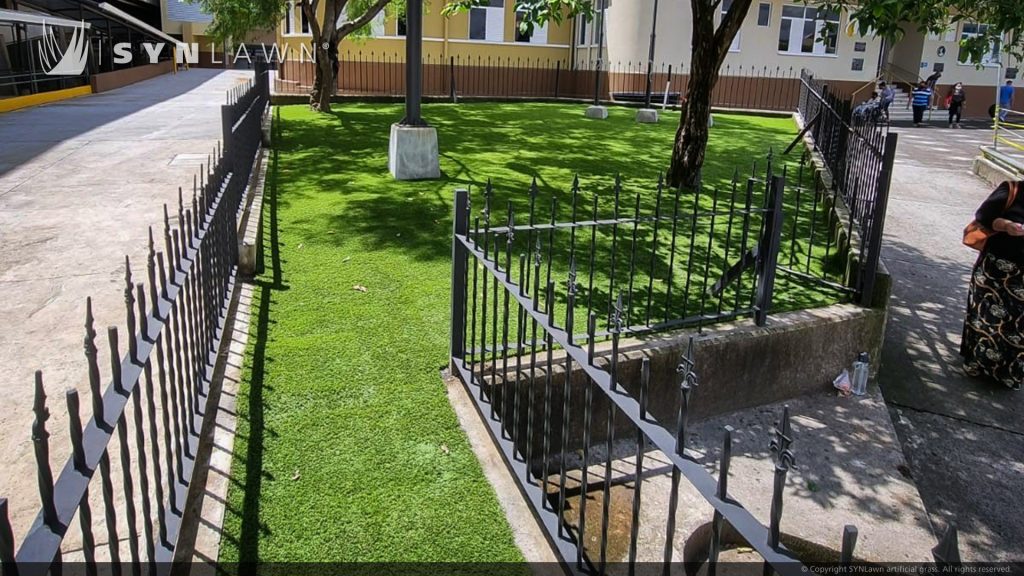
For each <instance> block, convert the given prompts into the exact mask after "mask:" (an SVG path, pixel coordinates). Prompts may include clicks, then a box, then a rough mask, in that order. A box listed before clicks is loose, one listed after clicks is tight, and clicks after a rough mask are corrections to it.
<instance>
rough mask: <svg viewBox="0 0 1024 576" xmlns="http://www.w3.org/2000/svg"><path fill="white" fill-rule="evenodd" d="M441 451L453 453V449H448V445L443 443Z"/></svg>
mask: <svg viewBox="0 0 1024 576" xmlns="http://www.w3.org/2000/svg"><path fill="white" fill-rule="evenodd" d="M441 452H444V453H445V454H451V453H452V451H451V450H449V449H448V445H447V444H441Z"/></svg>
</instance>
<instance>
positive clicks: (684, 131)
mask: <svg viewBox="0 0 1024 576" xmlns="http://www.w3.org/2000/svg"><path fill="white" fill-rule="evenodd" d="M750 4H751V0H733V2H732V6H731V7H730V9H729V13H728V15H727V16H724V17H723V18H722V24H721V26H720V27H719V28H718V29H717V30H716V29H715V13H716V12H717V11H718V9H719V8H718V7H719V4H718V3H717V2H710V1H709V0H691V2H690V6H691V10H692V13H693V44H692V49H691V52H690V62H691V65H690V78H689V84H688V85H687V87H686V96H685V98H684V101H683V107H682V114H680V117H679V129H678V130H676V141H675V144H674V145H673V146H672V161H671V163H670V164H669V168H668V182H669V184H671V185H672V186H674V187H679V186H683V187H685V188H689V189H691V190H696V188H697V186H698V185H699V184H700V171H701V167H702V166H703V165H704V150H705V149H706V148H707V145H708V121H709V119H710V118H711V93H712V92H713V91H714V89H715V84H717V83H718V71H719V69H720V68H721V67H722V62H724V61H725V56H726V54H728V50H729V46H730V45H731V44H732V41H733V38H735V37H736V33H737V32H738V31H739V28H740V26H741V25H742V23H743V19H744V17H746V14H747V11H748V10H749V9H750Z"/></svg>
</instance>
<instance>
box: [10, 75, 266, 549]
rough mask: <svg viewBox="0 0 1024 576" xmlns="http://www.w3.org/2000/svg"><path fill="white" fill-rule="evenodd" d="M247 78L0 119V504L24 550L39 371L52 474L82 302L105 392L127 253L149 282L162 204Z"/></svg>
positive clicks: (160, 83)
mask: <svg viewBox="0 0 1024 576" xmlns="http://www.w3.org/2000/svg"><path fill="white" fill-rule="evenodd" d="M249 76H251V74H247V73H246V72H241V71H219V70H200V69H195V70H191V71H188V72H183V73H179V74H177V75H165V76H161V77H159V78H154V79H152V80H149V81H146V82H143V83H140V84H135V85H132V86H128V87H125V88H122V89H119V90H115V91H111V92H106V93H103V94H97V95H93V96H87V97H83V98H78V99H74V100H68V101H65V102H61V103H56V104H51V105H47V106H40V107H37V108H32V109H27V110H21V111H16V112H10V113H7V114H0V397H2V398H3V409H2V410H0V457H2V459H3V466H0V470H2V472H0V497H7V498H9V499H10V505H11V513H12V516H13V518H12V520H13V524H14V531H15V536H16V538H17V540H18V541H20V540H21V538H22V537H23V535H24V533H25V532H26V530H27V528H28V526H29V524H30V523H31V520H32V518H33V517H34V515H35V513H36V511H37V510H38V501H39V498H38V492H37V490H36V487H35V486H36V484H35V469H34V464H33V462H34V457H33V455H32V442H31V438H30V433H31V423H32V411H31V408H32V388H33V376H32V374H33V372H34V371H35V370H37V369H42V370H43V377H44V382H45V387H46V391H47V394H48V395H49V397H50V412H51V415H52V416H51V418H50V421H49V422H48V427H49V430H50V432H51V434H52V437H51V443H52V462H53V463H54V464H53V465H54V468H55V473H56V471H59V468H60V466H62V465H63V462H64V460H65V458H66V457H67V455H68V454H69V452H70V448H69V446H70V444H69V442H68V441H67V429H68V424H67V418H66V408H65V406H64V394H63V392H64V390H65V389H67V388H69V387H72V388H77V389H78V390H79V391H80V393H82V394H86V395H85V396H83V397H82V404H83V406H88V405H89V400H88V398H89V397H88V395H87V390H88V384H87V380H86V378H87V375H86V363H85V358H84V356H83V353H82V337H83V335H84V330H83V323H84V318H85V299H86V297H87V296H92V298H93V305H94V312H95V316H96V320H97V331H98V332H99V333H100V335H101V336H100V338H99V339H98V340H99V342H98V345H99V348H100V351H101V355H102V357H101V360H100V366H101V368H102V371H103V374H104V379H105V380H104V381H105V382H106V377H107V376H108V375H109V369H108V367H109V360H108V357H107V355H106V354H105V352H106V350H107V344H106V330H105V327H106V326H108V325H113V326H118V327H120V328H121V329H122V332H123V330H124V325H125V319H124V301H123V296H122V292H121V290H122V287H123V281H124V280H123V279H124V256H125V254H128V255H129V256H131V258H132V261H133V263H134V265H133V269H134V271H135V272H136V274H137V275H136V281H139V280H141V279H142V278H143V276H144V274H145V266H144V264H145V261H144V256H145V240H146V235H147V227H148V226H150V225H154V226H157V225H159V226H161V227H162V208H161V206H162V204H163V203H165V202H167V203H171V202H174V203H176V202H177V192H178V187H179V186H183V187H186V190H187V191H188V192H189V193H191V186H192V178H193V175H194V174H196V173H198V171H199V164H200V162H202V163H206V154H207V153H210V152H211V151H212V150H213V149H214V148H215V146H216V143H217V141H218V140H219V138H220V135H221V122H220V105H221V104H223V103H224V102H225V91H226V90H227V89H228V88H230V87H232V86H235V85H236V84H237V83H239V82H241V81H243V80H244V79H245V78H247V77H249ZM158 230H159V228H158ZM122 342H124V339H123V336H122ZM122 347H123V345H122ZM122 353H123V350H122ZM104 386H106V384H105V383H104ZM84 410H85V408H83V414H84Z"/></svg>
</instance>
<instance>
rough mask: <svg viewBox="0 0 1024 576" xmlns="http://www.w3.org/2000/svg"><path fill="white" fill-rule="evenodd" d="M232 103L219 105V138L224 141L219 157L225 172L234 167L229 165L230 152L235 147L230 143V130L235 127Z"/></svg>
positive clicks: (230, 170) (231, 170)
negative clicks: (220, 132) (222, 152)
mask: <svg viewBox="0 0 1024 576" xmlns="http://www.w3.org/2000/svg"><path fill="white" fill-rule="evenodd" d="M234 108H235V107H234V105H232V104H223V105H221V107H220V125H221V131H222V134H221V138H222V139H223V142H224V156H223V157H222V158H221V162H222V163H223V164H222V166H223V168H224V171H225V172H233V171H234V169H233V168H232V166H231V153H232V152H233V151H234V149H235V147H234V145H232V141H231V140H232V138H231V132H232V130H233V129H234V127H235V121H234V118H235V115H234V114H233V112H234Z"/></svg>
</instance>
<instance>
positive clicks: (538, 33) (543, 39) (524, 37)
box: [516, 8, 548, 44]
mask: <svg viewBox="0 0 1024 576" xmlns="http://www.w3.org/2000/svg"><path fill="white" fill-rule="evenodd" d="M525 17H526V11H525V10H521V9H519V8H517V9H516V42H526V43H529V44H547V43H548V26H547V24H544V25H543V26H536V25H534V27H533V30H531V31H530V32H523V31H522V30H521V29H520V28H519V25H520V24H522V22H523V19H524V18H525Z"/></svg>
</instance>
